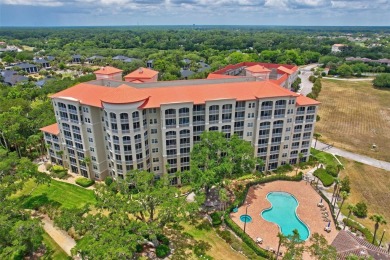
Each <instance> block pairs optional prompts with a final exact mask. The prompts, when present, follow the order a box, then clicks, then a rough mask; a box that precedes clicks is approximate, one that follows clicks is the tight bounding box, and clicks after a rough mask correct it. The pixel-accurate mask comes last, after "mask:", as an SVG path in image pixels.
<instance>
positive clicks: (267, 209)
mask: <svg viewBox="0 0 390 260" xmlns="http://www.w3.org/2000/svg"><path fill="white" fill-rule="evenodd" d="M271 193H286V194H289V195H290V196H291V197H293V198H294V199H295V201H296V202H297V206H296V207H295V210H294V212H295V216H296V217H297V219H298V220H299V221H300V222H301V223H302V224H303V225H304V226H305V227H306V228H307V230H308V232H309V234H308V235H307V238H306V239H304V240H303V241H307V240H308V239H309V238H310V235H311V231H310V227H309V225H307V224H306V223H305V222H304V221H303V220H302V219H301V218H300V217H299V214H298V212H297V209H298V207H299V205H300V204H299V200H298V199H297V198H296V197H295V196H294V194H292V193H290V192H287V191H271V192H268V193H267V195H265V198H266V199H267V201H268V202H269V203H270V204H271V207H269V208H265V209H263V210H262V211H261V212H260V217H261V218H262V219H263V220H264V221H267V222H269V223H272V224H274V225H277V226H278V228H279V231H280V233H282V234H283V232H282V228H281V227H280V226H279V225H278V224H277V223H275V222H271V221H268V220H266V219H265V218H264V217H263V212H264V211H269V210H271V209H272V208H273V204H272V202H271V201H270V200H269V199H268V195H269V194H271Z"/></svg>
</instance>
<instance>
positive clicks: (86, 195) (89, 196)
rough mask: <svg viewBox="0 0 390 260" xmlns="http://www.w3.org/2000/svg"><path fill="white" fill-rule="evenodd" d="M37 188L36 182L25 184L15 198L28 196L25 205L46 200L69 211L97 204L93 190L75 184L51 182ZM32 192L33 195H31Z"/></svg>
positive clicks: (31, 181) (24, 200)
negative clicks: (32, 201)
mask: <svg viewBox="0 0 390 260" xmlns="http://www.w3.org/2000/svg"><path fill="white" fill-rule="evenodd" d="M35 187H36V184H35V182H34V181H33V180H29V181H27V182H26V183H25V186H24V188H23V190H21V191H19V192H18V193H17V194H16V195H14V196H13V197H14V198H20V197H22V196H23V195H25V196H27V197H26V198H23V201H22V202H23V203H26V202H29V200H30V201H31V200H34V199H39V200H42V198H44V199H46V200H47V201H54V202H57V203H60V204H61V207H63V208H69V209H70V208H81V207H83V206H84V205H86V204H88V203H89V204H93V205H94V204H96V199H95V195H94V192H93V191H92V190H87V189H84V188H81V187H77V186H75V185H73V184H69V183H64V182H60V181H56V180H51V182H50V184H42V185H38V187H36V188H35ZM34 188H35V189H34ZM33 189H34V190H33ZM32 190H33V191H32ZM31 191H32V193H31V195H29V194H30V192H31Z"/></svg>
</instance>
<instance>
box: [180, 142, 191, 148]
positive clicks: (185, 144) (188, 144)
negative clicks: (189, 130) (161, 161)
mask: <svg viewBox="0 0 390 260" xmlns="http://www.w3.org/2000/svg"><path fill="white" fill-rule="evenodd" d="M190 146H191V143H184V144H180V148H185V147H190Z"/></svg>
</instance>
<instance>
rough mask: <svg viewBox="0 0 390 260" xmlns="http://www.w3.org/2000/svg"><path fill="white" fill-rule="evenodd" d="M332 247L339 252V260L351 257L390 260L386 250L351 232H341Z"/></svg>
mask: <svg viewBox="0 0 390 260" xmlns="http://www.w3.org/2000/svg"><path fill="white" fill-rule="evenodd" d="M331 245H332V246H334V247H335V248H336V250H337V259H342V260H344V259H346V258H347V257H348V256H350V255H356V256H360V257H368V256H371V257H373V258H374V259H377V260H390V254H388V253H387V252H386V250H384V249H381V248H379V247H377V246H374V245H372V244H370V243H369V242H367V241H366V240H364V239H363V238H360V237H357V236H356V235H354V234H352V233H351V232H349V231H344V230H341V231H340V232H339V233H338V235H337V236H336V238H335V239H334V240H333V242H332V244H331Z"/></svg>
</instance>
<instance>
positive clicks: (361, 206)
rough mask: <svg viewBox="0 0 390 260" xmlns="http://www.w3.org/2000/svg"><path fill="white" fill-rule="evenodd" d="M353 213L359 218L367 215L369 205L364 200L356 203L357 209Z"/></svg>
mask: <svg viewBox="0 0 390 260" xmlns="http://www.w3.org/2000/svg"><path fill="white" fill-rule="evenodd" d="M353 214H354V215H355V216H356V217H359V218H365V217H367V205H366V203H364V202H359V203H357V204H356V205H355V210H354V211H353Z"/></svg>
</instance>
